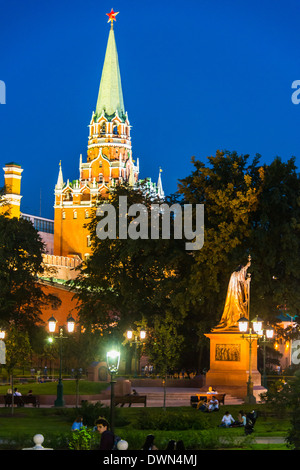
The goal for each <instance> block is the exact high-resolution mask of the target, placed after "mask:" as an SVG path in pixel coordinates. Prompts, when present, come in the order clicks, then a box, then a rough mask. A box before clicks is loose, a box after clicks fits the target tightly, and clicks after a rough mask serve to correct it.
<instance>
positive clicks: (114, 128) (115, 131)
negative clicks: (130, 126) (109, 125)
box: [113, 124, 119, 135]
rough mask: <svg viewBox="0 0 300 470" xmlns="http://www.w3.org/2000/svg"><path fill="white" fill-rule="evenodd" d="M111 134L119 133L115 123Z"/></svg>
mask: <svg viewBox="0 0 300 470" xmlns="http://www.w3.org/2000/svg"><path fill="white" fill-rule="evenodd" d="M113 134H115V135H119V132H118V126H117V125H116V124H115V125H114V127H113Z"/></svg>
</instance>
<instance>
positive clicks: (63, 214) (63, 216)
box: [62, 211, 66, 219]
mask: <svg viewBox="0 0 300 470" xmlns="http://www.w3.org/2000/svg"><path fill="white" fill-rule="evenodd" d="M62 218H63V219H65V218H66V213H65V211H63V213H62Z"/></svg>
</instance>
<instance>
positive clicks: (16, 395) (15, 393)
mask: <svg viewBox="0 0 300 470" xmlns="http://www.w3.org/2000/svg"><path fill="white" fill-rule="evenodd" d="M14 396H15V397H21V396H22V393H20V392H19V390H18V389H17V388H15V391H14Z"/></svg>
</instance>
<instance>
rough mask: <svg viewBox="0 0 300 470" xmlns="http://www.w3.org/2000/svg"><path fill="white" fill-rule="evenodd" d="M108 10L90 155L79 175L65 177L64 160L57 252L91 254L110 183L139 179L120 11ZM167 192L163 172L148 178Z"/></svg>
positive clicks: (134, 182) (157, 190) (59, 182)
mask: <svg viewBox="0 0 300 470" xmlns="http://www.w3.org/2000/svg"><path fill="white" fill-rule="evenodd" d="M117 14H118V13H115V12H114V11H113V10H112V11H111V12H110V13H107V15H108V17H109V20H108V22H110V23H111V28H110V32H109V37H108V42H107V48H106V54H105V60H104V65H103V70H102V76H101V81H100V87H99V93H98V99H97V103H96V109H95V111H93V113H92V118H91V121H90V124H89V138H88V146H87V161H86V162H83V160H82V156H81V155H80V159H79V174H78V179H76V180H74V181H72V182H71V181H69V180H67V182H66V183H65V182H64V178H63V171H62V165H61V163H60V165H59V174H58V179H57V184H56V186H55V205H54V213H55V215H54V255H56V256H62V257H76V258H79V259H81V260H84V259H86V258H87V257H88V256H89V255H90V254H91V248H90V241H89V232H88V229H87V228H85V225H86V224H87V223H88V222H89V221H90V217H91V215H92V208H93V207H95V205H96V204H97V202H98V201H99V200H100V199H101V198H103V197H105V196H106V195H107V194H108V192H109V190H110V188H112V187H114V186H116V185H117V184H122V183H124V182H126V183H127V184H129V185H131V186H132V187H137V186H138V185H139V179H138V178H139V160H138V159H137V163H136V164H135V161H134V160H133V158H132V146H131V137H130V123H129V119H128V114H127V112H126V110H125V106H124V100H123V92H122V85H121V75H120V69H119V60H118V53H117V47H116V41H115V34H114V29H113V22H114V21H115V20H116V18H115V17H116V15H117ZM147 183H148V184H149V186H150V187H149V190H150V191H154V192H155V193H156V194H158V195H159V196H161V197H163V190H162V184H161V175H160V174H159V179H158V184H157V185H155V184H153V183H151V180H150V179H149V178H147V179H146V184H147Z"/></svg>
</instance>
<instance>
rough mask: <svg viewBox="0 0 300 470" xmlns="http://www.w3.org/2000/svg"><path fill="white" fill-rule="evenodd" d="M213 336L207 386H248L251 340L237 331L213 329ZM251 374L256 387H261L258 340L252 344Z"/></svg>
mask: <svg viewBox="0 0 300 470" xmlns="http://www.w3.org/2000/svg"><path fill="white" fill-rule="evenodd" d="M205 336H207V337H208V338H209V339H210V369H209V371H208V372H207V374H206V385H207V386H213V387H215V388H218V387H220V386H234V387H243V388H244V387H245V394H246V391H247V382H248V378H249V350H250V348H249V342H248V340H247V339H246V338H243V337H242V334H241V333H240V332H239V331H238V330H236V331H216V330H215V331H212V332H211V333H207V334H206V335H205ZM251 374H252V382H253V386H254V387H255V388H256V387H260V386H261V374H260V372H259V371H258V370H257V341H256V339H255V340H252V345H251Z"/></svg>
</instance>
